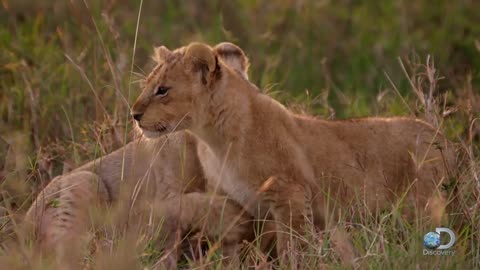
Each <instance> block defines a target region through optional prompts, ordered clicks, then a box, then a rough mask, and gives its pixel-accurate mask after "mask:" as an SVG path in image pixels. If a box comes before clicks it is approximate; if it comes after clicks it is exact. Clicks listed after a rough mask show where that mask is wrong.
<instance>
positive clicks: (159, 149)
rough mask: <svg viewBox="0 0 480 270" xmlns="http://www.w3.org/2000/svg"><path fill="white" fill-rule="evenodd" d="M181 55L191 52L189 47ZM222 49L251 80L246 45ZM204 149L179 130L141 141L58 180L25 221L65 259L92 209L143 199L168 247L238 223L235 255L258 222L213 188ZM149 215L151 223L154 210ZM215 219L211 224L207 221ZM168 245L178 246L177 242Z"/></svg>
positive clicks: (229, 239) (230, 245)
mask: <svg viewBox="0 0 480 270" xmlns="http://www.w3.org/2000/svg"><path fill="white" fill-rule="evenodd" d="M177 51H184V48H180V49H177ZM215 51H216V52H217V55H219V57H221V58H222V59H223V61H225V63H227V64H228V65H229V66H230V67H231V68H232V69H233V70H234V72H236V73H237V74H238V75H239V76H241V77H243V78H248V76H247V71H248V58H247V57H246V56H245V54H244V53H243V51H242V50H241V49H240V48H239V47H238V46H236V45H234V44H232V43H227V42H224V43H220V44H217V45H216V46H215ZM162 53H163V50H161V49H159V50H156V52H155V55H154V60H155V61H157V62H158V61H160V64H161V63H163V60H162ZM147 82H148V79H147ZM197 144H198V140H197V139H196V137H194V136H193V135H192V134H190V133H189V132H177V133H175V134H170V135H168V138H167V136H162V137H161V138H155V139H145V138H143V137H141V138H139V139H136V140H134V141H132V142H130V143H128V144H127V145H125V146H124V147H122V148H120V149H118V150H116V151H114V152H112V153H110V154H108V155H105V156H103V157H100V158H98V159H96V160H93V161H91V162H89V163H87V164H85V165H83V166H81V167H79V168H77V169H75V170H74V171H73V172H71V173H68V174H65V175H60V176H58V177H56V178H54V179H53V180H52V181H50V183H49V184H48V185H47V186H46V187H45V188H44V189H43V190H42V191H41V192H40V193H39V195H38V196H37V198H36V200H35V201H34V203H33V204H32V206H31V207H30V209H29V210H28V212H27V214H26V216H25V219H24V221H25V222H24V223H25V225H27V227H28V226H29V227H31V228H29V229H30V230H31V231H32V232H33V233H34V234H35V236H36V237H35V238H36V240H37V242H38V244H39V246H40V247H41V249H42V250H45V252H46V253H54V254H56V255H61V254H64V253H65V251H64V250H65V249H66V248H68V247H69V246H72V242H75V240H77V239H78V238H80V237H81V236H83V235H85V234H86V232H87V230H88V227H89V225H90V223H91V222H92V221H91V219H90V218H91V217H90V216H89V208H90V207H92V206H95V204H96V203H98V202H101V203H115V205H116V207H115V209H126V210H125V211H129V209H130V205H129V203H131V198H135V199H134V201H140V200H137V197H138V198H142V200H141V201H143V202H146V203H148V204H149V205H148V207H137V208H135V209H139V210H142V209H140V208H145V209H147V210H148V211H150V210H151V209H154V210H155V211H156V212H155V213H154V214H156V216H157V217H158V218H160V217H164V218H165V222H163V225H162V230H163V231H166V232H168V233H166V234H165V236H164V238H166V240H165V239H162V240H165V241H167V240H168V241H170V242H172V241H174V240H175V234H174V233H172V231H175V230H176V229H181V233H182V234H186V233H188V232H189V231H190V230H193V231H195V230H200V229H203V230H205V234H206V235H207V236H208V237H210V238H211V239H213V238H216V237H218V234H219V233H220V232H219V229H218V226H219V222H220V221H221V220H223V219H224V220H226V221H227V222H226V223H225V224H226V225H229V224H230V223H231V222H233V220H235V219H238V221H237V222H235V224H236V226H235V227H233V228H231V230H230V231H229V233H228V234H227V235H225V236H224V237H223V241H222V242H223V244H224V245H223V250H224V254H225V255H226V256H233V255H235V254H234V252H235V251H236V250H237V249H238V246H239V245H238V244H239V243H241V242H242V240H244V239H247V240H251V239H252V237H253V235H254V231H253V230H254V226H253V225H252V224H251V222H250V221H251V217H250V216H249V215H247V214H242V212H243V209H242V208H241V207H239V206H238V205H237V204H236V203H234V202H233V201H230V200H227V199H226V197H225V196H221V195H218V194H217V195H215V194H212V192H211V190H209V187H208V186H212V187H214V186H215V183H210V184H208V183H207V180H206V179H205V177H204V175H203V172H202V168H201V166H200V163H199V159H198V154H197V150H196V148H197ZM122 180H123V181H122ZM139 194H140V196H138V195H139ZM135 204H137V205H139V204H140V202H135ZM142 206H145V205H142ZM137 212H140V211H137ZM146 214H147V215H146V217H147V218H150V212H148V213H146ZM125 216H130V214H129V215H125ZM207 216H208V217H209V219H208V220H209V222H207V221H205V222H201V221H204V220H205V218H206V217H207ZM141 218H142V217H141V215H136V216H135V217H131V218H130V219H131V220H133V222H134V223H142V222H144V221H143V220H140V219H141ZM146 222H147V221H145V222H144V223H143V224H146ZM117 225H118V224H117ZM204 225H206V226H205V227H202V226H204ZM199 226H200V227H199ZM163 246H165V247H168V248H170V246H173V243H166V244H164V245H163ZM69 258H70V257H69ZM68 260H69V261H70V259H68Z"/></svg>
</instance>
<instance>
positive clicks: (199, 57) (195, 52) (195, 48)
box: [185, 42, 217, 72]
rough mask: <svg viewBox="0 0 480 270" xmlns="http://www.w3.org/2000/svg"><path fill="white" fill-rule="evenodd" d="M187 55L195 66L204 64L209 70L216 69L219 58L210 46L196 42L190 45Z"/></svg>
mask: <svg viewBox="0 0 480 270" xmlns="http://www.w3.org/2000/svg"><path fill="white" fill-rule="evenodd" d="M185 57H186V58H187V59H188V58H191V59H192V60H193V64H194V66H198V65H200V66H204V67H206V69H207V71H208V72H213V71H215V68H216V65H217V60H216V59H215V54H214V52H213V51H212V49H211V48H210V46H208V45H205V44H202V43H198V42H194V43H191V44H190V45H188V47H187V50H186V52H185Z"/></svg>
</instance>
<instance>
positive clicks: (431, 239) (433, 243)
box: [423, 228, 457, 256]
mask: <svg viewBox="0 0 480 270" xmlns="http://www.w3.org/2000/svg"><path fill="white" fill-rule="evenodd" d="M442 233H445V234H448V236H449V239H450V241H449V242H448V243H446V244H444V245H442V237H443V236H442V235H445V234H442ZM441 236H442V237H441ZM456 240H457V237H456V236H455V233H453V231H452V230H450V229H449V228H436V229H435V231H434V232H429V233H427V234H425V236H424V237H423V246H425V247H426V248H424V249H423V255H450V256H452V255H455V250H449V248H451V247H453V245H454V244H455V241H456Z"/></svg>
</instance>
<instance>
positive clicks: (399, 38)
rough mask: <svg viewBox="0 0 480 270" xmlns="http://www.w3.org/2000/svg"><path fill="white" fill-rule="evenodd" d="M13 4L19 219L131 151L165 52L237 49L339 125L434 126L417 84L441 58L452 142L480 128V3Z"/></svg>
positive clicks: (6, 94) (9, 54)
mask: <svg viewBox="0 0 480 270" xmlns="http://www.w3.org/2000/svg"><path fill="white" fill-rule="evenodd" d="M0 4H1V7H0V22H1V24H0V44H1V48H2V49H1V50H0V136H1V140H0V151H3V153H1V154H0V157H2V158H0V161H1V162H2V163H4V164H0V166H1V167H0V171H3V172H4V173H3V175H0V178H3V181H2V183H0V185H1V188H0V190H1V191H3V195H4V197H5V198H9V199H10V200H11V204H10V205H13V207H19V206H20V205H18V204H19V202H25V201H29V200H26V198H27V197H29V196H31V191H32V190H36V188H37V187H38V185H39V184H40V185H44V184H45V183H46V182H47V181H48V179H50V178H51V177H52V176H54V175H57V174H59V173H62V171H68V170H69V169H71V168H72V167H75V166H77V165H79V164H80V163H82V162H84V161H85V160H88V159H92V158H94V157H95V156H98V155H100V154H104V153H108V152H110V151H111V150H113V149H115V148H118V147H120V146H122V145H123V144H124V140H125V138H127V137H128V136H126V135H125V134H128V133H129V131H128V130H129V128H128V125H129V123H130V122H129V119H128V104H131V103H132V102H133V100H134V99H135V97H136V96H137V95H138V93H139V86H138V84H136V83H135V81H137V80H138V79H139V78H141V76H142V74H143V75H145V74H146V73H148V71H149V68H150V67H151V65H152V61H151V60H150V58H149V56H150V54H151V53H152V49H153V46H158V45H166V46H167V47H169V48H176V47H179V46H183V45H186V44H187V43H189V42H191V41H204V42H207V43H209V44H212V45H214V44H216V43H218V42H222V41H231V42H234V43H236V44H238V45H239V46H241V47H242V48H243V49H244V50H245V52H246V53H247V54H248V56H249V57H250V60H251V69H250V78H251V80H252V81H253V82H254V83H255V84H257V85H259V86H260V87H261V88H263V89H265V90H266V91H268V92H269V93H270V94H271V95H274V96H275V97H276V98H278V99H280V100H281V101H282V102H284V103H286V104H287V105H290V106H291V107H292V108H294V109H297V110H300V111H309V112H312V113H315V114H317V115H319V116H321V117H325V118H330V119H336V118H337V119H338V118H346V117H360V116H367V115H386V116H392V115H412V114H420V113H421V112H422V110H423V109H422V106H421V104H418V99H417V97H416V96H415V95H416V93H415V91H412V85H411V84H414V86H415V87H417V88H418V87H422V85H423V86H424V83H425V81H423V80H422V78H423V77H422V76H423V75H425V72H426V68H425V64H426V63H427V62H426V61H427V57H428V56H429V55H430V59H431V60H433V61H434V63H435V68H436V73H435V80H437V79H439V80H438V85H436V92H435V94H436V95H438V97H440V95H441V94H445V99H442V100H441V101H442V104H445V106H444V112H445V115H447V114H448V115H450V113H451V114H452V115H453V116H452V117H451V118H452V119H453V120H450V118H448V119H446V120H447V122H448V121H449V125H448V126H447V127H446V129H447V133H448V134H449V136H450V137H452V138H465V137H466V136H467V135H466V134H467V133H468V132H469V127H470V123H471V122H472V121H473V119H474V118H475V117H479V112H480V98H479V92H480V90H479V87H480V12H479V11H480V1H476V0H470V1H468V0H459V1H447V0H436V1H428V0H417V1H405V0H389V1H377V0H363V1H354V0H338V1H328V0H323V1H322V0H318V1H309V0H303V1H302V0H298V1H293V0H279V1H254V0H246V1H220V0H197V1H193V0H192V1H153V0H145V1H143V5H142V6H141V2H140V1H130V0H105V1H100V0H85V1H78V0H72V1H26V0H15V1H13V0H2V1H0ZM140 8H141V12H140ZM137 21H138V33H137ZM136 34H138V38H137V39H135V36H136ZM431 60H430V61H431ZM429 63H431V62H429ZM132 70H133V72H134V73H131V71H132ZM409 80H410V81H409ZM411 82H412V83H411ZM427 83H428V82H427ZM415 87H413V88H415ZM442 97H443V96H442ZM412 108H413V109H412ZM474 134H476V133H474ZM469 136H470V137H472V133H471V132H470V133H469ZM474 140H475V138H474ZM477 140H478V139H477ZM2 145H3V146H2ZM4 157H5V158H4ZM9 179H10V182H9ZM18 179H27V180H28V181H18ZM32 184H33V185H32ZM20 190H21V191H23V192H19V191H20ZM5 194H9V195H8V196H6V195H5ZM12 194H15V196H14V195H12ZM19 194H22V195H19Z"/></svg>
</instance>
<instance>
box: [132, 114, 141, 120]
mask: <svg viewBox="0 0 480 270" xmlns="http://www.w3.org/2000/svg"><path fill="white" fill-rule="evenodd" d="M142 116H143V113H132V117H133V119H135V120H137V121H140V120H141V119H142Z"/></svg>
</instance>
